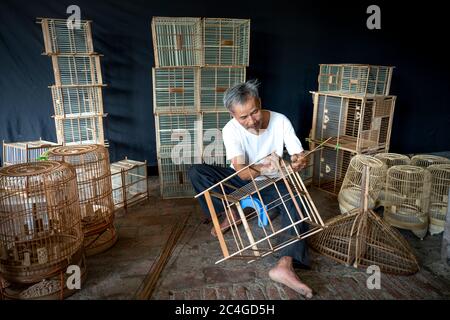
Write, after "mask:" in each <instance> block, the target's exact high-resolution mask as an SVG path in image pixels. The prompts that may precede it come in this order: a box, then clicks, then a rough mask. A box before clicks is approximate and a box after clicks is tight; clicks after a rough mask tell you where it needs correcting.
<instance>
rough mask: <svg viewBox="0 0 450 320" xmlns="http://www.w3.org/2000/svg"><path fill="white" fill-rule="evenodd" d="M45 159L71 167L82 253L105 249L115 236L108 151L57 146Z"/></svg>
mask: <svg viewBox="0 0 450 320" xmlns="http://www.w3.org/2000/svg"><path fill="white" fill-rule="evenodd" d="M49 159H51V160H58V161H65V162H67V163H70V164H71V165H72V166H74V167H75V170H76V173H77V183H78V194H79V198H80V206H81V221H82V227H83V232H84V235H85V239H84V247H85V249H86V254H87V255H93V254H97V253H100V252H102V251H104V250H106V249H109V248H110V247H111V246H112V245H114V243H115V242H116V240H117V234H116V230H115V228H114V203H113V199H112V186H111V171H110V164H109V155H108V150H107V149H106V148H105V147H103V146H101V145H82V146H81V145H75V146H65V147H57V148H54V149H52V150H50V152H49Z"/></svg>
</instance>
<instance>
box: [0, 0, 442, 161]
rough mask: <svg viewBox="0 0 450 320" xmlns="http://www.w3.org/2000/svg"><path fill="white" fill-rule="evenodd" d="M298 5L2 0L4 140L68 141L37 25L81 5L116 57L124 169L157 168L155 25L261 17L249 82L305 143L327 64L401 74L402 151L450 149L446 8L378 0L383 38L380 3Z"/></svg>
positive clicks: (112, 107)
mask: <svg viewBox="0 0 450 320" xmlns="http://www.w3.org/2000/svg"><path fill="white" fill-rule="evenodd" d="M294 1H295V0H294ZM294 1H286V0H278V1H271V2H269V1H265V0H264V1H262V0H252V1H236V0H229V1H213V0H201V1H188V0H165V1H163V0H153V1H141V0H134V1H133V0H130V1H120V0H101V1H94V0H90V1H84V0H83V1H79V0H70V1H67V0H61V1H50V0H40V1H32V2H30V1H4V0H0V66H1V68H0V139H2V140H6V141H24V140H34V139H38V138H39V137H42V138H43V139H46V140H51V141H56V133H55V127H54V121H53V119H52V118H51V115H52V114H53V106H52V101H51V94H50V90H49V89H48V88H47V86H48V85H51V84H53V83H54V77H53V72H52V67H51V61H50V58H49V57H46V56H42V55H41V53H42V52H43V38H42V32H41V29H40V25H38V24H36V23H35V21H36V17H49V18H66V17H68V14H66V8H67V7H68V6H69V5H71V4H76V5H78V6H80V8H81V15H82V19H85V20H93V30H92V32H93V37H94V49H95V50H96V51H97V52H99V53H101V54H103V55H104V57H103V58H102V60H101V64H102V71H103V79H104V82H105V83H107V84H108V87H107V88H105V89H104V90H103V94H104V110H105V112H106V113H108V117H107V118H106V121H105V136H106V139H107V140H109V142H110V155H111V160H112V161H116V160H119V159H121V158H123V157H124V156H128V157H129V158H132V159H136V160H144V159H147V160H148V161H149V165H155V164H156V146H155V128H154V118H153V113H152V108H153V106H152V82H151V68H152V67H153V65H154V62H153V61H154V60H153V47H152V41H151V29H150V22H151V18H152V16H195V17H234V18H250V19H251V49H250V67H249V68H248V69H247V75H248V78H258V79H259V80H260V81H261V82H262V86H261V96H262V100H263V105H264V107H266V108H268V109H272V110H274V111H279V112H282V113H284V114H286V115H287V116H288V117H289V118H290V119H291V121H292V123H293V125H294V127H295V129H296V131H297V133H298V135H299V136H300V137H301V138H302V139H304V138H305V137H307V136H308V133H309V130H310V128H311V122H312V112H313V105H312V100H311V95H310V94H309V91H310V90H316V89H317V74H318V64H319V63H343V62H348V63H368V64H382V65H394V66H396V69H395V70H394V75H393V79H392V86H391V94H394V95H397V96H398V99H397V104H396V110H395V116H394V124H393V131H392V138H391V151H392V152H401V153H412V152H435V151H442V150H450V142H449V141H450V139H449V136H450V134H449V127H450V116H449V111H448V110H449V101H450V100H449V89H450V85H449V84H450V80H449V79H450V75H449V71H450V67H449V65H448V55H449V52H448V49H446V48H445V47H444V42H445V41H446V40H445V39H446V37H448V23H447V20H448V18H447V16H446V11H445V10H444V8H443V7H441V5H439V4H436V3H433V2H426V3H422V4H421V5H418V4H417V5H415V4H411V3H405V4H401V3H400V4H399V3H398V2H396V1H391V2H390V3H384V2H377V3H376V4H378V5H379V6H380V7H381V26H382V29H381V30H369V29H367V28H366V19H367V17H368V14H367V13H366V8H367V7H368V5H370V4H373V3H372V1H371V2H368V1H361V2H359V3H356V4H351V3H345V2H342V1H334V2H332V1H322V0H317V1H295V2H294ZM394 2H395V5H394ZM433 36H440V37H441V38H440V40H435V39H433ZM303 141H304V140H303Z"/></svg>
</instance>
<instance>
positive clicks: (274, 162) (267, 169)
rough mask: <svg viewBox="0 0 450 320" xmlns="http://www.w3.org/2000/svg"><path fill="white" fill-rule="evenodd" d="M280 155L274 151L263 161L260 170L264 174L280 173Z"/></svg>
mask: <svg viewBox="0 0 450 320" xmlns="http://www.w3.org/2000/svg"><path fill="white" fill-rule="evenodd" d="M279 162H280V157H278V155H277V154H275V153H272V154H271V155H269V156H267V157H266V158H264V159H263V160H262V161H261V166H260V168H259V171H260V173H261V175H262V176H268V177H270V176H274V175H277V173H278V165H279Z"/></svg>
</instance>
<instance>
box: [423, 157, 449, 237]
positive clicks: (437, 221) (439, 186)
mask: <svg viewBox="0 0 450 320" xmlns="http://www.w3.org/2000/svg"><path fill="white" fill-rule="evenodd" d="M427 170H428V171H429V172H430V174H431V192H430V207H429V213H430V227H429V230H430V234H431V235H434V234H438V233H441V232H443V231H444V227H445V221H446V220H445V219H446V216H447V207H448V194H449V193H448V192H449V188H450V164H434V165H431V166H429V167H428V168H427Z"/></svg>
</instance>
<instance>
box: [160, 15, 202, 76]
mask: <svg viewBox="0 0 450 320" xmlns="http://www.w3.org/2000/svg"><path fill="white" fill-rule="evenodd" d="M152 38H153V50H154V57H155V66H156V67H157V68H159V67H178V66H202V65H203V46H202V43H203V42H202V21H201V19H200V18H187V17H186V18H185V17H153V19H152Z"/></svg>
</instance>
